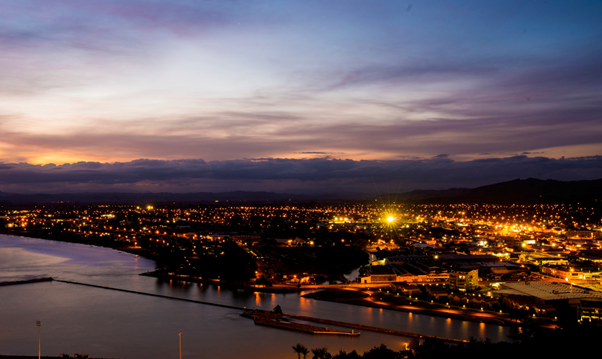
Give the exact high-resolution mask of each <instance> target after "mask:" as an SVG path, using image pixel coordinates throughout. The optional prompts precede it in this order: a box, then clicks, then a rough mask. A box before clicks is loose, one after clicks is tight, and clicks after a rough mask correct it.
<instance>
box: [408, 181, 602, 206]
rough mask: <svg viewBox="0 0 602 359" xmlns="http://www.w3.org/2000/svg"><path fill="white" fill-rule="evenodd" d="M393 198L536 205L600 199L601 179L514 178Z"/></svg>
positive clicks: (419, 200)
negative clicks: (567, 180) (489, 183)
mask: <svg viewBox="0 0 602 359" xmlns="http://www.w3.org/2000/svg"><path fill="white" fill-rule="evenodd" d="M397 198H399V199H400V200H404V201H409V202H415V203H442V204H445V203H491V204H512V203H516V204H536V203H573V202H596V201H598V202H602V179H598V180H592V181H570V182H563V181H556V180H539V179H535V178H528V179H524V180H521V179H515V180H512V181H508V182H502V183H496V184H492V185H488V186H482V187H477V188H473V189H463V188H454V189H448V190H442V191H412V192H407V193H401V194H399V195H397Z"/></svg>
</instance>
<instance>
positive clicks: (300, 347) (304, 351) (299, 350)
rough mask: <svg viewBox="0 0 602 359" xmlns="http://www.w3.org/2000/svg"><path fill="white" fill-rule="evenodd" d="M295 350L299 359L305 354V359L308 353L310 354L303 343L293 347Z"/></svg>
mask: <svg viewBox="0 0 602 359" xmlns="http://www.w3.org/2000/svg"><path fill="white" fill-rule="evenodd" d="M293 350H294V351H295V353H297V358H298V359H301V354H303V359H305V356H306V355H307V353H309V350H308V349H307V347H305V345H303V344H301V343H297V345H293Z"/></svg>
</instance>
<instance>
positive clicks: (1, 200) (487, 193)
mask: <svg viewBox="0 0 602 359" xmlns="http://www.w3.org/2000/svg"><path fill="white" fill-rule="evenodd" d="M374 199H380V200H384V201H389V200H392V199H395V201H397V202H410V203H433V204H434V203H441V204H447V203H491V204H512V203H516V204H535V203H574V202H596V201H598V202H599V203H602V179H598V180H592V181H571V182H563V181H556V180H539V179H534V178H528V179H524V180H521V179H516V180H512V181H508V182H502V183H496V184H492V185H488V186H482V187H477V188H473V189H469V188H450V189H446V190H415V191H411V192H405V193H389V194H385V195H380V196H378V197H374V196H369V195H365V194H360V193H343V194H341V193H339V194H290V193H275V192H246V191H234V192H221V193H211V192H195V193H61V194H43V193H40V194H18V193H7V192H0V205H22V204H51V203H61V202H62V203H74V204H76V203H77V204H84V203H85V204H126V203H127V204H171V203H174V204H177V205H185V204H209V203H231V204H239V203H284V202H311V201H316V202H320V201H349V200H352V201H353V200H369V201H373V200H374Z"/></svg>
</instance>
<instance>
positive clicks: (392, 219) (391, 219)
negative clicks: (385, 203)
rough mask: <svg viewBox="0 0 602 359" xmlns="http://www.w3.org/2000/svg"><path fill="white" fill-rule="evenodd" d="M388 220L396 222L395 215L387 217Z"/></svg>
mask: <svg viewBox="0 0 602 359" xmlns="http://www.w3.org/2000/svg"><path fill="white" fill-rule="evenodd" d="M387 222H389V223H393V222H395V217H393V216H389V217H387Z"/></svg>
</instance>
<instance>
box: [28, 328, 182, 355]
mask: <svg viewBox="0 0 602 359" xmlns="http://www.w3.org/2000/svg"><path fill="white" fill-rule="evenodd" d="M178 336H179V337H180V359H182V332H179V333H178ZM38 359H39V358H38Z"/></svg>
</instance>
